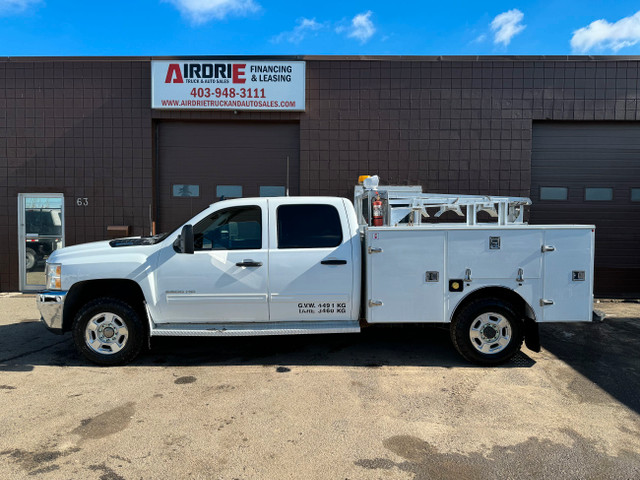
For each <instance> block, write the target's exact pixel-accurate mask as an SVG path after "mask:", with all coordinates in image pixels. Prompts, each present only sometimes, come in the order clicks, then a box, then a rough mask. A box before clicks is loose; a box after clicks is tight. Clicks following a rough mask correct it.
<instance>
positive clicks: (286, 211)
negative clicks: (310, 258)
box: [277, 205, 342, 248]
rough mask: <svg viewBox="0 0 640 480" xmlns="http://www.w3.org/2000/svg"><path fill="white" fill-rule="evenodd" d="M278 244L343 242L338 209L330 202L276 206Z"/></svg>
mask: <svg viewBox="0 0 640 480" xmlns="http://www.w3.org/2000/svg"><path fill="white" fill-rule="evenodd" d="M277 216H278V248H330V247H337V246H338V245H340V244H341V243H342V227H341V225H340V215H338V210H336V208H335V207H332V206H331V205H281V206H279V207H278V211H277Z"/></svg>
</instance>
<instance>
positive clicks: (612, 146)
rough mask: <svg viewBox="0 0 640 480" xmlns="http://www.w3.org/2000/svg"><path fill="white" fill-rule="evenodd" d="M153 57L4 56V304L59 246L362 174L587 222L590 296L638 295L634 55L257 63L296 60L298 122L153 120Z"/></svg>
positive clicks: (547, 219) (240, 117)
mask: <svg viewBox="0 0 640 480" xmlns="http://www.w3.org/2000/svg"><path fill="white" fill-rule="evenodd" d="M192 58H193V57H192ZM199 58H200V59H201V60H205V59H206V58H203V57H199ZM215 58H220V57H215ZM247 58H251V59H254V60H255V59H258V58H257V57H247ZM227 59H229V60H241V59H239V58H238V57H233V58H229V57H227ZM263 59H264V58H263ZM152 60H155V58H154V59H151V58H149V57H145V58H3V59H0V245H2V247H3V254H2V255H0V290H1V291H15V290H30V289H38V288H41V287H40V285H41V282H42V280H43V274H42V269H43V259H44V258H46V255H47V252H48V251H49V250H50V249H51V248H55V246H60V245H62V244H65V245H72V244H76V243H81V242H89V241H94V240H101V239H105V238H108V236H109V235H111V234H114V233H127V232H128V233H129V234H131V235H142V234H145V235H146V234H149V233H150V232H151V230H152V226H153V224H155V225H156V227H157V230H158V231H162V230H167V229H171V228H173V227H174V226H176V225H177V224H178V223H179V222H181V221H183V220H186V219H187V218H188V217H189V216H190V215H192V214H194V213H196V212H197V211H199V210H201V209H202V208H204V207H205V206H206V205H208V204H210V203H212V202H213V201H215V200H217V199H218V198H219V197H221V196H225V197H230V196H257V195H261V194H262V195H274V194H275V195H278V194H283V193H284V191H285V190H286V189H287V188H288V189H289V192H290V194H293V195H297V194H300V195H318V194H321V195H341V196H347V197H351V195H352V189H353V185H354V183H355V181H356V179H357V177H358V175H360V174H365V173H372V174H373V173H375V174H378V175H380V177H381V178H382V179H383V180H385V181H386V182H388V183H401V184H422V185H423V188H424V189H425V191H431V192H451V193H485V194H510V195H522V196H530V197H531V198H532V200H533V202H534V205H533V207H532V208H531V214H530V221H531V222H532V223H589V224H591V223H594V224H596V226H597V231H596V244H597V251H596V268H597V271H596V294H597V295H601V296H615V297H620V296H623V297H624V296H627V297H629V296H630V297H639V296H640V254H638V250H639V249H640V104H639V103H638V97H639V94H640V91H639V88H640V85H639V79H640V57H315V56H302V57H272V58H268V59H264V60H277V61H282V62H286V61H293V60H296V61H304V62H305V67H306V80H305V85H304V87H305V88H304V90H305V98H306V102H305V103H306V105H305V110H304V111H303V112H273V111H232V110H228V111H217V110H216V111H213V110H212V111H201V110H200V111H193V110H185V111H180V110H170V111H169V110H161V109H153V108H152V107H151V62H152ZM178 61H180V60H179V59H178ZM287 165H288V168H287ZM34 212H35V213H34Z"/></svg>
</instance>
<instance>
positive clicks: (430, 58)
mask: <svg viewBox="0 0 640 480" xmlns="http://www.w3.org/2000/svg"><path fill="white" fill-rule="evenodd" d="M214 59H215V60H243V59H246V60H275V61H278V60H281V61H282V60H289V61H291V60H298V61H300V60H303V61H304V60H308V61H345V60H347V61H355V60H360V61H369V62H487V61H490V62H531V61H549V62H603V61H605V62H611V61H625V60H627V61H640V55H173V56H172V55H164V56H121V57H114V56H105V57H101V56H82V57H73V56H60V57H55V56H53V57H39V56H32V57H0V63H25V62H150V61H151V60H214Z"/></svg>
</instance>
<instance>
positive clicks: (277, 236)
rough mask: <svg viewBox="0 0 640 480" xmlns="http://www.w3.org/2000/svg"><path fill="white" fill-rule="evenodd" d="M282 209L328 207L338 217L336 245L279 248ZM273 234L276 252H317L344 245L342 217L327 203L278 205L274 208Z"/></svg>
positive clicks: (334, 207) (333, 206)
mask: <svg viewBox="0 0 640 480" xmlns="http://www.w3.org/2000/svg"><path fill="white" fill-rule="evenodd" d="M282 207H329V208H332V209H333V210H334V211H335V213H336V215H337V216H338V225H339V227H340V238H339V240H338V243H336V244H335V245H332V246H320V247H281V246H280V209H281V208H282ZM275 227H276V228H275V233H276V248H277V249H278V250H317V249H326V248H337V247H339V246H340V245H342V244H343V243H344V226H343V225H342V217H341V216H340V211H339V210H338V209H337V208H336V206H335V205H331V204H329V203H289V204H283V205H278V206H277V207H276V219H275Z"/></svg>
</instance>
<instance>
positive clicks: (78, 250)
mask: <svg viewBox="0 0 640 480" xmlns="http://www.w3.org/2000/svg"><path fill="white" fill-rule="evenodd" d="M140 240H143V239H140V238H123V239H118V240H111V241H101V242H91V243H81V244H79V245H73V246H70V247H64V248H61V249H59V250H55V251H54V252H53V253H51V255H50V256H49V258H48V260H47V261H48V262H49V263H65V260H67V259H74V260H77V259H79V258H81V257H88V256H91V257H95V256H105V255H108V256H111V255H114V256H115V255H118V254H121V253H123V250H126V251H127V252H131V253H133V251H135V250H139V249H145V254H148V250H147V248H148V247H149V246H151V245H153V244H152V243H148V242H141V241H140ZM114 242H122V244H117V245H112V244H113V243H114ZM124 245H127V246H130V248H126V249H121V248H114V247H119V246H124Z"/></svg>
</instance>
